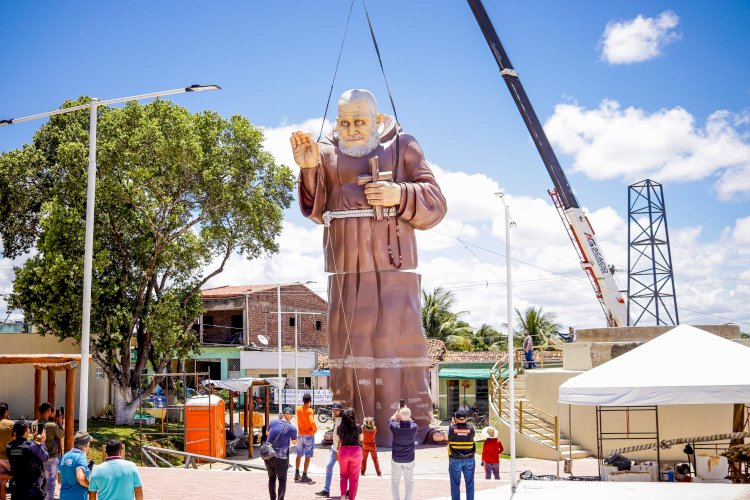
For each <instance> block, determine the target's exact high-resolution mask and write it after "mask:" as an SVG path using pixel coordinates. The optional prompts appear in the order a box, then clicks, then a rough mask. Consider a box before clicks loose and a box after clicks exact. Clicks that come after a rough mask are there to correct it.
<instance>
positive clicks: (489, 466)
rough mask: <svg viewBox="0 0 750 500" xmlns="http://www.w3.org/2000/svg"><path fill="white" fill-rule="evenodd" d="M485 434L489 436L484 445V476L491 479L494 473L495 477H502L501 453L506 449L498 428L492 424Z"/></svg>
mask: <svg viewBox="0 0 750 500" xmlns="http://www.w3.org/2000/svg"><path fill="white" fill-rule="evenodd" d="M484 435H485V437H486V438H487V439H486V440H485V441H484V446H483V447H482V465H484V478H485V479H491V478H492V475H493V474H494V475H495V479H500V454H501V453H502V452H503V450H504V448H503V443H501V442H500V440H499V439H498V438H497V429H495V428H494V427H492V426H489V427H487V428H486V429H485V430H484Z"/></svg>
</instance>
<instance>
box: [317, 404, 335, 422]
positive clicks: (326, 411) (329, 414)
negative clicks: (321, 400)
mask: <svg viewBox="0 0 750 500" xmlns="http://www.w3.org/2000/svg"><path fill="white" fill-rule="evenodd" d="M315 415H316V416H317V417H318V420H319V421H320V423H321V424H325V423H326V422H328V421H329V420H330V419H332V418H333V410H331V409H330V408H327V407H325V406H318V408H317V409H316V410H315Z"/></svg>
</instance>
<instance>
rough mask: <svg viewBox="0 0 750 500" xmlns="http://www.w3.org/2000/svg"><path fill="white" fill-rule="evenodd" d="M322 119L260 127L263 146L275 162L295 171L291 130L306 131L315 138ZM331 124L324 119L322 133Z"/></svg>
mask: <svg viewBox="0 0 750 500" xmlns="http://www.w3.org/2000/svg"><path fill="white" fill-rule="evenodd" d="M322 120H323V119H322V118H311V119H309V120H305V121H304V122H302V123H298V124H291V125H282V126H280V127H261V128H262V130H263V147H264V148H265V149H266V150H267V151H270V152H271V153H272V154H273V156H274V158H276V162H277V163H280V164H282V165H286V166H287V167H290V168H292V169H293V170H294V172H295V173H296V172H298V171H299V167H298V166H297V164H296V163H295V162H294V155H293V154H292V147H291V145H290V144H289V138H290V137H291V136H292V132H297V131H302V132H308V133H310V134H312V135H313V137H315V138H317V137H318V134H319V133H320V123H321V122H322ZM332 125H333V124H332V123H331V121H329V120H326V123H325V127H324V133H325V132H326V131H328V130H329V129H330V128H331V127H332Z"/></svg>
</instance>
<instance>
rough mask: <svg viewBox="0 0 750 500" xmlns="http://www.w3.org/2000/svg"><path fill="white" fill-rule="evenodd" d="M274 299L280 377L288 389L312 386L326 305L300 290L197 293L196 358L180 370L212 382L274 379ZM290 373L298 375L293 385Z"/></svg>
mask: <svg viewBox="0 0 750 500" xmlns="http://www.w3.org/2000/svg"><path fill="white" fill-rule="evenodd" d="M279 299H280V301H281V309H280V310H281V350H282V356H281V371H282V376H283V377H286V378H287V379H288V380H290V383H288V384H287V385H288V386H289V387H290V388H294V386H295V385H296V386H297V388H300V389H304V388H310V387H312V386H313V385H316V384H315V382H316V381H314V380H313V377H314V376H313V375H312V373H313V372H314V371H315V370H316V368H317V366H318V362H317V355H318V353H319V352H327V350H328V337H327V333H326V332H327V330H328V317H327V310H328V304H327V302H326V301H325V300H324V299H322V298H321V297H320V296H319V295H318V294H316V293H315V292H313V291H312V290H310V289H309V288H308V287H307V286H306V285H304V284H291V285H276V284H267V285H240V286H223V287H217V288H210V289H206V290H203V308H204V310H205V312H204V313H203V314H202V315H201V317H200V318H199V321H198V326H197V328H196V333H197V335H199V337H200V343H201V353H200V354H196V355H194V357H193V360H192V364H191V363H190V362H188V364H187V365H186V370H187V371H192V370H193V369H195V370H196V371H199V372H208V373H210V375H211V378H216V379H228V378H238V377H246V376H247V377H261V376H265V377H276V376H277V375H278V371H279V361H278V346H279V342H278V339H279V328H278V325H279V322H278V318H279V314H278V303H279ZM295 338H296V351H297V355H296V356H295V355H294V353H295ZM272 353H276V354H272ZM295 367H296V373H297V374H298V375H299V376H298V377H297V378H296V380H297V381H296V384H295V383H294V382H293V381H292V380H294V379H295Z"/></svg>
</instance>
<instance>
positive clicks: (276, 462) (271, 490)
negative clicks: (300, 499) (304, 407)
mask: <svg viewBox="0 0 750 500" xmlns="http://www.w3.org/2000/svg"><path fill="white" fill-rule="evenodd" d="M293 415H294V410H292V409H291V408H290V407H288V406H286V407H284V410H283V411H282V412H281V418H279V419H278V420H274V421H273V422H271V423H270V425H269V426H268V439H267V440H266V441H268V442H269V443H271V445H272V446H273V449H274V451H275V452H276V456H275V457H273V458H271V459H270V460H266V470H267V471H268V495H269V498H270V499H271V500H284V495H285V494H286V476H287V472H288V470H289V443H290V442H291V443H292V444H297V429H296V428H295V427H294V426H293V425H292V424H290V423H289V422H290V421H291V420H292V416H293ZM276 480H278V481H279V489H278V494H277V492H276Z"/></svg>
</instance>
